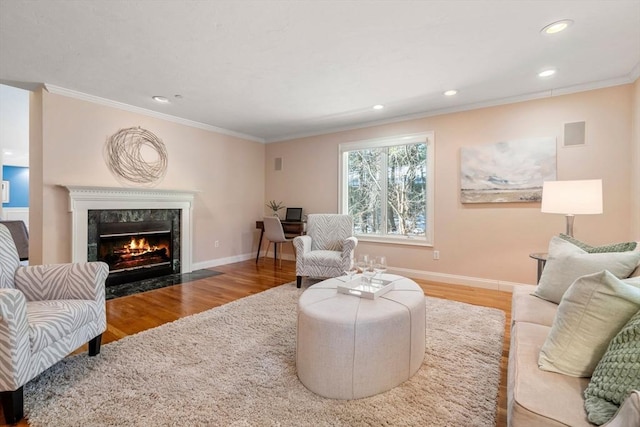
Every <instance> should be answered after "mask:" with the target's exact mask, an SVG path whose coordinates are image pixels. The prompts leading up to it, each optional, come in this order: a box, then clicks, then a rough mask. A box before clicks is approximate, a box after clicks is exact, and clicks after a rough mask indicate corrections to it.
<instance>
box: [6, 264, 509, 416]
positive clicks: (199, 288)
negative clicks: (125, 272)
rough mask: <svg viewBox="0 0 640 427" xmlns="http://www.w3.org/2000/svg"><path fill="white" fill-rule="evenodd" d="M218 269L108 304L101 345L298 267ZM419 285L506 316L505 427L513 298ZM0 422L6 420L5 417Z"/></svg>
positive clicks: (267, 284) (262, 285)
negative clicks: (501, 312)
mask: <svg viewBox="0 0 640 427" xmlns="http://www.w3.org/2000/svg"><path fill="white" fill-rule="evenodd" d="M215 270H216V271H220V272H223V273H224V274H222V275H218V276H214V277H208V278H205V279H200V280H197V281H195V282H190V283H185V284H182V285H176V286H171V287H167V288H162V289H157V290H154V291H149V292H145V293H142V294H137V295H131V296H127V297H122V298H116V299H113V300H109V301H107V331H106V332H105V333H104V335H103V338H102V343H103V344H107V343H109V342H112V341H116V340H118V339H120V338H123V337H125V336H127V335H132V334H135V333H137V332H140V331H143V330H145V329H149V328H153V327H155V326H159V325H162V324H164V323H167V322H171V321H174V320H176V319H179V318H181V317H185V316H189V315H191V314H195V313H199V312H201V311H205V310H208V309H210V308H213V307H218V306H220V305H222V304H225V303H227V302H230V301H234V300H236V299H239V298H242V297H245V296H248V295H251V294H255V293H258V292H261V291H264V290H266V289H269V288H272V287H275V286H279V285H281V284H283V283H288V282H291V281H294V280H295V263H294V262H292V261H282V268H281V269H280V268H277V267H274V265H273V260H272V259H260V261H259V262H258V264H256V263H255V260H248V261H244V262H239V263H235V264H228V265H224V266H219V267H216V268H215ZM415 281H416V283H418V284H419V285H420V286H421V287H422V288H423V289H424V291H425V293H426V294H427V295H429V296H432V297H436V298H443V299H448V300H454V301H461V302H466V303H469V304H474V305H482V306H485V307H493V308H497V309H499V310H503V311H504V312H505V314H506V321H505V338H504V342H503V352H502V361H501V380H500V391H499V400H498V410H497V420H498V422H497V425H498V426H499V427H501V426H506V425H507V412H506V408H507V397H506V396H507V394H506V391H507V389H506V384H507V360H508V357H509V324H510V323H511V317H510V313H511V294H510V293H508V292H499V291H492V290H487V289H480V288H471V287H466V286H456V285H447V284H442V283H436V282H429V281H426V280H419V279H416V280H415ZM303 286H304V284H303ZM86 351H87V346H86V345H85V346H84V347H81V348H80V349H78V351H77V352H86ZM98 357H99V356H98ZM0 415H1V414H0ZM0 419H1V420H2V421H4V417H2V418H0ZM3 425H6V424H3ZM17 425H18V426H27V425H28V424H27V422H26V421H25V420H24V419H23V420H22V421H21V422H20V423H19V424H17Z"/></svg>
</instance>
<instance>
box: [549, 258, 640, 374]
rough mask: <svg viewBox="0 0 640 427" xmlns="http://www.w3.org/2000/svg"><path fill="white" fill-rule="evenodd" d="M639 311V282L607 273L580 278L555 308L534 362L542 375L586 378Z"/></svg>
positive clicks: (639, 280)
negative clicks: (549, 329) (553, 315)
mask: <svg viewBox="0 0 640 427" xmlns="http://www.w3.org/2000/svg"><path fill="white" fill-rule="evenodd" d="M638 310H640V278H633V279H626V280H620V279H618V278H617V277H616V276H614V275H613V274H611V273H610V272H608V271H602V272H599V273H595V274H590V275H588V276H583V277H580V278H579V279H578V280H576V281H575V282H574V283H573V284H572V285H571V286H570V287H569V289H568V290H567V292H566V293H565V295H564V297H562V301H561V302H560V305H559V306H558V311H557V312H556V317H555V318H554V320H553V324H552V326H551V331H550V332H549V335H548V336H547V339H546V341H545V342H544V344H543V346H542V349H541V351H540V356H539V358H538V366H539V367H540V369H543V370H545V371H552V372H559V373H562V374H565V375H570V376H572V377H590V376H591V374H592V373H593V370H594V369H595V368H596V365H597V364H598V362H599V361H600V359H601V358H602V356H603V355H604V353H605V351H606V350H607V346H608V345H609V342H610V341H611V340H612V339H613V337H615V336H616V334H617V333H618V332H619V331H620V329H622V327H623V326H624V325H625V324H626V323H627V322H628V321H629V319H631V317H632V316H633V315H634V314H635V313H637V312H638Z"/></svg>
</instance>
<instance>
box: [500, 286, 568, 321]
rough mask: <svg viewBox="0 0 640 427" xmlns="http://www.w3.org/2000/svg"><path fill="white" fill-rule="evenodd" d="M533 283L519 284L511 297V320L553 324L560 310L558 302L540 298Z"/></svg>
mask: <svg viewBox="0 0 640 427" xmlns="http://www.w3.org/2000/svg"><path fill="white" fill-rule="evenodd" d="M535 290H536V287H535V286H533V285H523V286H517V287H514V289H513V296H512V298H511V322H512V324H513V323H515V322H530V323H537V324H539V325H545V326H551V325H552V324H553V319H554V317H555V315H556V311H557V310H558V304H556V303H553V302H550V301H546V300H543V299H540V298H538V297H536V296H534V295H531V294H532V293H533V292H535Z"/></svg>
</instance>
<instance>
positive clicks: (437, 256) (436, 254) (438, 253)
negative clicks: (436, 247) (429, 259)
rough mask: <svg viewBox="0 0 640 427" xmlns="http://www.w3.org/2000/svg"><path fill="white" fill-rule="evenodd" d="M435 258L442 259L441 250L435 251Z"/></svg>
mask: <svg viewBox="0 0 640 427" xmlns="http://www.w3.org/2000/svg"><path fill="white" fill-rule="evenodd" d="M433 259H435V260H438V259H440V251H433Z"/></svg>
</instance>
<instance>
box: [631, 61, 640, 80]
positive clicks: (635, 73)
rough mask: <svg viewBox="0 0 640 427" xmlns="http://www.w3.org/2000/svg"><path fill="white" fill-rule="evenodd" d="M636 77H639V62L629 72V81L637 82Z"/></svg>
mask: <svg viewBox="0 0 640 427" xmlns="http://www.w3.org/2000/svg"><path fill="white" fill-rule="evenodd" d="M638 77H640V62H638V63H637V64H636V66H635V67H633V68H632V69H631V71H630V72H629V79H630V80H631V82H632V83H633V82H635V81H636V80H638Z"/></svg>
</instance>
